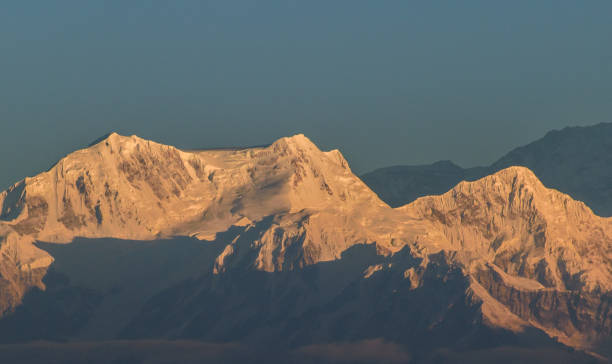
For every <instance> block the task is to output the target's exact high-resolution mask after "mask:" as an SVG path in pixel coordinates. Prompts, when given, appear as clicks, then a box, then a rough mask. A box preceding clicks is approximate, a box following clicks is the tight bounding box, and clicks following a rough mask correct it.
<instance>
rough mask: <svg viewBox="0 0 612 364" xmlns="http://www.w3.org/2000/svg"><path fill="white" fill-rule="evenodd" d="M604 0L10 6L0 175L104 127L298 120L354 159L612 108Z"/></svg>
mask: <svg viewBox="0 0 612 364" xmlns="http://www.w3.org/2000/svg"><path fill="white" fill-rule="evenodd" d="M610 14H612V2H609V1H584V2H579V1H562V0H561V1H512V2H502V1H460V2H459V1H435V2H434V1H428V2H425V1H423V2H416V1H414V2H413V1H359V0H353V1H316V0H312V1H146V2H145V1H61V0H60V1H53V2H50V1H8V2H3V4H2V6H1V8H0V55H1V57H0V69H1V70H2V71H1V72H0V188H4V187H6V186H8V185H9V184H10V183H12V182H15V181H17V180H19V179H21V178H22V177H24V176H26V175H34V174H36V173H38V172H40V171H41V170H45V169H46V168H48V167H49V166H50V165H51V164H52V163H54V162H55V161H56V160H57V159H59V158H61V157H62V156H63V155H65V154H67V153H69V152H70V151H72V150H74V149H77V148H79V147H82V146H84V145H86V144H88V143H89V142H90V141H92V140H94V139H96V138H97V137H99V136H100V135H102V134H105V133H107V132H109V131H117V132H119V133H122V134H137V135H139V136H142V137H144V138H150V139H153V140H156V141H160V142H163V143H167V144H172V145H176V146H179V147H185V148H193V147H212V146H231V145H258V144H264V143H267V142H271V141H273V140H275V139H276V138H278V137H281V136H285V135H291V134H295V133H304V134H306V135H307V136H308V137H310V138H311V139H312V140H313V141H314V142H316V143H317V144H319V146H321V147H322V148H339V149H341V151H342V152H343V153H344V154H345V156H346V157H347V159H348V160H349V162H350V163H351V166H352V167H353V169H354V170H355V171H356V172H359V173H361V172H366V171H369V170H372V169H374V168H377V167H383V166H388V165H395V164H420V163H429V162H433V161H436V160H440V159H452V160H454V161H455V162H457V163H459V164H461V165H463V166H465V167H468V166H473V165H481V164H487V163H489V162H491V161H493V160H494V159H497V158H498V157H499V156H501V155H502V154H504V153H505V152H507V151H508V150H510V149H512V148H513V147H515V146H519V145H521V144H525V143H527V142H530V141H532V140H534V139H537V138H539V137H541V136H542V135H544V134H545V133H546V131H548V130H550V129H555V128H562V127H565V126H570V125H589V124H595V123H599V122H606V121H612V106H611V105H612V47H611V46H610V44H612V25H611V23H612V22H611V21H610Z"/></svg>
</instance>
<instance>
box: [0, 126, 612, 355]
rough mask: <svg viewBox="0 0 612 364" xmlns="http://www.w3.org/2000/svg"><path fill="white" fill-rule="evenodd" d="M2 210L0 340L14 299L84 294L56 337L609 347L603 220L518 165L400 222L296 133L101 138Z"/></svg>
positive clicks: (461, 187)
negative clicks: (223, 143) (165, 139)
mask: <svg viewBox="0 0 612 364" xmlns="http://www.w3.org/2000/svg"><path fill="white" fill-rule="evenodd" d="M0 206H1V211H2V214H1V215H0V216H1V220H0V236H1V241H2V245H1V248H0V250H1V252H2V257H1V259H0V277H1V280H0V289H1V291H0V308H1V309H2V313H3V314H4V316H5V318H4V319H2V320H0V337H6V335H5V334H6V332H9V331H10V330H9V329H10V328H14V327H23V326H24V325H20V324H19V322H32V321H36V319H35V318H36V317H38V316H36V314H37V312H38V311H37V310H36V309H33V308H34V307H40V306H41V304H40V303H37V302H40V299H41V298H36V297H39V296H37V295H33V296H32V295H28V292H42V293H40V294H41V295H42V297H46V298H44V300H46V301H45V302H56V303H57V302H58V299H59V298H57V297H64V299H65V297H78V299H77V298H75V299H74V302H73V303H72V304H70V305H67V306H66V305H57V304H55V305H51V307H55V308H54V309H57V310H58V311H57V312H56V313H52V312H51V313H50V314H51V315H55V316H57V317H64V316H66V317H78V318H79V321H78V322H76V321H75V322H73V324H74V325H73V326H71V327H72V329H71V330H72V331H70V330H68V331H65V330H64V331H62V335H64V336H62V338H71V337H74V338H77V337H95V338H116V337H131V338H138V337H189V338H194V337H196V338H207V339H211V340H236V339H244V338H246V339H249V340H258V339H257V338H260V339H261V338H266V339H267V340H273V341H274V340H280V338H282V341H283V342H285V344H287V345H292V343H298V342H300V343H302V344H304V343H306V344H307V343H313V344H314V343H321V342H325V341H326V340H327V341H333V340H336V341H337V340H361V339H367V338H374V337H384V338H386V339H389V340H394V341H397V342H402V343H404V344H405V345H408V346H411V347H413V348H415V350H417V349H418V348H419V347H421V349H423V348H425V346H426V344H427V343H425V342H423V341H422V340H421V338H422V337H423V335H430V334H431V335H433V336H432V337H434V336H435V337H436V338H438V339H437V342H438V343H439V344H440V345H443V346H453V345H463V344H465V345H467V344H466V343H468V342H469V343H471V344H470V345H472V344H474V345H475V344H476V343H478V342H481V341H482V340H485V339H483V338H485V337H486V338H488V339H487V340H489V339H490V340H489V341H487V340H485V341H486V342H491V343H498V344H499V343H503V342H505V341H504V340H508V337H509V336H508V335H511V336H512V337H518V336H521V335H523V336H525V335H527V336H528V337H531V338H533V337H537V338H538V340H539V341H538V342H541V341H542V340H544V339H542V338H547V337H548V338H549V339H546V340H551V339H550V338H551V337H555V338H557V339H558V340H559V341H561V342H563V343H564V344H566V345H570V346H574V347H578V348H590V349H592V348H596V347H597V343H598V342H599V341H600V340H602V339H605V338H608V337H609V336H610V335H611V331H610V328H611V320H612V317H611V315H610V312H609V305H610V292H611V291H612V220H611V219H606V218H600V217H597V216H595V215H594V214H593V213H592V212H591V210H590V209H589V208H588V207H587V206H586V205H584V204H583V203H581V202H578V201H574V200H572V199H571V198H570V197H569V196H567V195H564V194H562V193H560V192H558V191H555V190H551V189H548V188H546V187H544V185H542V183H541V182H540V181H539V180H538V178H537V177H536V176H535V175H534V174H533V173H532V172H531V171H530V170H528V169H526V168H522V167H511V168H507V169H504V170H502V171H500V172H498V173H495V174H493V175H491V176H487V177H485V178H482V179H480V180H477V181H474V182H462V183H460V184H458V185H457V186H456V187H455V188H453V189H452V190H451V191H449V192H447V193H445V194H443V195H440V196H428V197H423V198H420V199H418V200H416V201H415V202H414V203H412V204H410V205H407V206H403V207H401V208H395V209H394V208H391V207H389V206H387V205H386V204H385V203H383V202H382V201H380V200H379V199H378V197H377V196H376V195H375V194H374V193H373V192H372V191H371V190H370V189H369V188H367V187H366V185H365V184H364V183H363V182H361V180H360V179H359V178H357V177H356V176H355V175H354V174H353V173H352V172H351V170H350V168H349V166H348V164H347V163H346V160H344V158H343V157H342V155H341V154H340V153H339V152H338V151H331V152H322V151H320V150H319V149H318V148H317V147H316V146H315V145H314V144H312V142H310V141H309V140H308V139H307V138H306V137H304V136H302V135H297V136H294V137H291V138H283V139H280V140H278V141H276V142H274V143H273V144H271V145H270V146H267V147H259V148H250V149H235V150H201V151H182V150H179V149H176V148H174V147H170V146H165V145H161V144H157V143H154V142H150V141H146V140H143V139H140V138H138V137H123V136H119V135H117V134H111V135H109V136H108V137H106V138H104V139H102V140H101V141H99V142H98V143H96V144H95V145H92V146H90V147H89V148H86V149H84V150H81V151H77V152H75V153H73V154H70V155H69V156H67V157H66V158H64V159H63V160H61V161H60V162H58V164H56V165H55V166H54V167H53V168H51V169H50V170H49V171H47V172H44V173H42V174H40V175H38V176H36V177H33V178H27V179H25V180H24V181H21V182H19V183H17V184H16V185H14V186H13V187H12V188H11V189H9V190H8V191H5V192H3V193H2V194H1V195H0ZM176 237H184V238H182V239H187V242H185V241H182V242H181V241H180V240H176V239H177V238H176ZM83 238H87V241H92V242H93V243H91V244H89V243H88V244H85V245H83V243H72V244H66V243H70V242H73V241H75V240H77V241H79V242H80V241H82V240H83ZM109 238H112V239H111V240H109ZM170 238H172V239H170ZM113 239H114V240H113ZM173 239H174V240H173ZM153 240H155V242H153ZM37 242H46V243H47V244H44V245H40V244H39V243H37ZM41 247H44V248H45V249H44V250H43V249H41ZM145 257H146V258H145ZM49 272H51V273H53V274H51V273H49ZM50 274H51V275H50ZM53 277H55V278H53ZM58 277H59V278H58ZM62 277H63V278H62ZM58 279H59V280H60V281H61V282H62V283H61V284H59V283H57V280H58ZM49 284H51V285H52V289H47V288H48V287H47V286H48V285H49ZM90 291H91V292H92V293H91V294H90V293H87V292H90ZM45 292H46V293H45ZM24 297H25V298H24ZM37 300H38V301H37ZM22 302H23V305H22ZM61 302H64V301H61ZM24 307H25V308H24ZM28 307H30V308H28ZM45 307H49V305H46V306H45ZM119 307H120V308H121V309H120V310H118V308H119ZM22 308H23V309H22ZM49 310H51V308H49ZM79 312H80V314H76V313H79ZM20 320H21V321H20ZM43 321H44V320H43ZM7 322H10V325H9V324H7ZM45 322H46V321H45ZM3 323H4V325H5V326H3ZM40 325H43V326H44V325H45V323H40ZM49 325H51V324H49ZM341 327H344V328H349V329H347V330H345V331H343V330H341V329H340V328H341ZM500 330H501V331H500ZM5 331H6V332H5ZM37 332H48V333H53V332H57V330H55V329H54V328H53V327H51V326H50V327H49V328H47V331H45V330H42V331H41V330H39V331H37ZM467 332H469V333H470V334H469V335H467V334H466V333H467ZM237 333H242V334H240V335H237ZM534 333H535V334H534ZM464 334H465V335H467V336H466V337H468V338H467V339H466V341H465V342H463V341H461V340H459V341H457V340H458V339H457V338H458V337H460V336H462V335H464ZM28 335H29V334H28V333H27V332H24V333H23V337H25V338H27V337H30V338H33V337H36V338H45V337H46V336H45V334H37V335H38V336H36V335H30V336H28ZM465 335H464V336H465ZM513 335H514V336H513ZM516 335H518V336H516ZM533 335H535V336H533ZM9 336H10V335H9ZM527 336H525V337H527ZM491 338H496V339H494V340H493V339H491ZM513 340H514V339H513ZM461 343H463V344H461ZM427 345H428V344H427ZM421 349H419V350H421ZM423 350H424V349H423Z"/></svg>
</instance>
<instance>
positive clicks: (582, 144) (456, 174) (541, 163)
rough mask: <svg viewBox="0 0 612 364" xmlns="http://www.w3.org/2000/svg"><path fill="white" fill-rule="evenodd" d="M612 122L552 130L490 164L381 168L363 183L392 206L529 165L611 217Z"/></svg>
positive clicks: (445, 163) (549, 183) (549, 181)
mask: <svg viewBox="0 0 612 364" xmlns="http://www.w3.org/2000/svg"><path fill="white" fill-rule="evenodd" d="M610 165H612V123H601V124H597V125H594V126H588V127H568V128H565V129H563V130H553V131H551V132H549V133H547V134H546V135H545V136H544V137H543V138H541V139H539V140H536V141H535V142H533V143H530V144H528V145H525V146H523V147H519V148H516V149H514V150H512V151H511V152H509V153H508V154H506V155H505V156H503V157H502V158H500V159H499V160H498V161H496V162H495V163H493V164H492V165H490V166H488V167H475V168H461V167H459V166H457V165H455V164H454V163H452V162H451V161H440V162H436V163H433V164H430V165H422V166H395V167H386V168H381V169H377V170H375V171H373V172H370V173H366V174H364V175H363V176H362V179H363V181H364V182H365V183H366V184H367V185H368V186H369V187H370V188H371V189H372V190H374V192H376V193H377V194H378V196H380V198H381V199H382V200H383V201H385V202H386V203H388V204H389V205H390V206H393V207H398V206H402V205H405V204H407V203H410V202H412V201H414V200H416V199H417V198H419V197H422V196H427V195H432V194H435V195H437V194H441V193H444V192H446V191H448V190H449V189H451V188H452V187H453V186H455V185H456V184H457V183H459V182H460V181H462V180H468V181H470V180H472V181H473V180H476V179H479V178H482V177H484V176H487V175H489V174H493V173H496V172H498V171H500V170H502V169H504V168H507V167H510V166H524V167H527V168H529V169H531V170H532V171H533V172H534V173H535V174H536V175H537V176H538V178H539V179H540V180H541V181H542V182H543V183H544V185H546V186H547V187H549V188H554V189H557V190H559V191H561V192H564V193H567V194H569V195H570V196H572V197H573V198H575V199H577V200H580V201H583V202H585V203H586V204H587V205H588V206H589V207H590V208H591V209H593V211H594V212H595V213H596V214H598V215H600V216H612V172H611V171H610V168H609V166H610Z"/></svg>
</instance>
